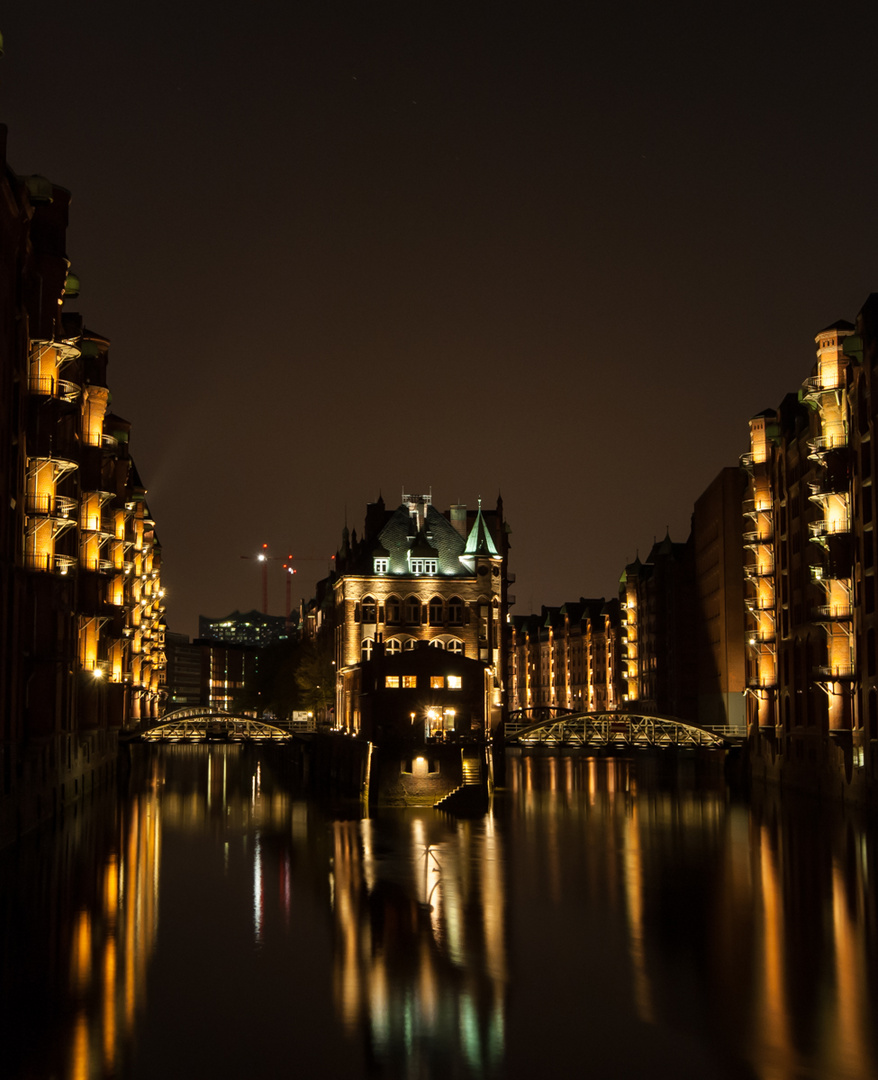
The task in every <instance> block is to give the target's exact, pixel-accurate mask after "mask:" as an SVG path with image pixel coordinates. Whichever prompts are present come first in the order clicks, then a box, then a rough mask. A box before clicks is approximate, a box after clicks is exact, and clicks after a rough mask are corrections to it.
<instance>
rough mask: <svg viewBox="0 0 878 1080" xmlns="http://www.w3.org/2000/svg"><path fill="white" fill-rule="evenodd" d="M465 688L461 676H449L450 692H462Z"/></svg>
mask: <svg viewBox="0 0 878 1080" xmlns="http://www.w3.org/2000/svg"><path fill="white" fill-rule="evenodd" d="M462 688H463V679H462V678H461V677H460V675H449V676H448V689H449V690H461V689H462Z"/></svg>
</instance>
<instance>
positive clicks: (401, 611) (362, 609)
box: [354, 596, 463, 626]
mask: <svg viewBox="0 0 878 1080" xmlns="http://www.w3.org/2000/svg"><path fill="white" fill-rule="evenodd" d="M425 607H426V609H427V610H426V612H425V611H424V608H425ZM425 615H426V618H425ZM427 619H429V621H430V624H431V625H432V626H442V625H444V624H445V623H449V624H450V625H452V626H462V625H463V600H461V598H460V597H459V596H452V597H451V598H450V599H449V600H448V603H447V604H446V603H445V601H444V600H443V599H442V597H441V596H434V597H432V598H431V599H430V601H429V602H428V603H427V604H426V605H424V604H422V603H421V600H420V598H419V597H417V596H407V597H406V599H405V602H402V601H401V600H400V598H399V597H398V596H388V597H387V599H386V600H385V601H384V607H383V611H382V609H381V606H380V605H379V604H378V603H376V601H375V597H374V596H364V597H363V600H362V602H361V603H359V604H357V605H356V606H355V607H354V621H355V622H357V621H362V622H364V623H374V622H388V623H402V622H405V623H408V624H410V625H420V624H421V623H422V622H426V621H427Z"/></svg>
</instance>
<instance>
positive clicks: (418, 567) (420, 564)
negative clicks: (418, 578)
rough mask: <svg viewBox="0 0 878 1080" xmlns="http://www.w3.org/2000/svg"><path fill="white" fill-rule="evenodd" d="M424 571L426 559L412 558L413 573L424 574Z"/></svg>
mask: <svg viewBox="0 0 878 1080" xmlns="http://www.w3.org/2000/svg"><path fill="white" fill-rule="evenodd" d="M423 572H424V560H423V559H412V573H413V574H423Z"/></svg>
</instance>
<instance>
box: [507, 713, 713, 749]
mask: <svg viewBox="0 0 878 1080" xmlns="http://www.w3.org/2000/svg"><path fill="white" fill-rule="evenodd" d="M549 711H551V712H554V713H555V715H547V716H542V717H538V718H536V719H530V718H527V717H522V718H520V719H517V720H516V719H513V717H510V720H509V722H508V723H507V724H506V742H507V744H512V745H515V744H518V745H521V746H581V747H588V748H592V749H606V748H607V747H614V746H618V747H620V748H621V747H630V748H632V749H634V748H639V749H643V748H646V747H658V748H660V749H661V748H670V747H674V746H676V747H704V748H707V749H712V750H722V749H725V748H726V747H728V746H729V744H730V740H729V739H728V738H727V737H724V736H723V734H720V733H718V732H716V731H711V730H710V729H708V728H703V727H699V726H698V725H697V724H690V723H688V722H687V721H685V720H679V719H678V718H677V717H675V716H659V715H653V714H649V713H635V712H624V713H622V712H592V713H575V712H570V711H561V710H549Z"/></svg>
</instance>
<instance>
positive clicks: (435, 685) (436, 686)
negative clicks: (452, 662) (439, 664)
mask: <svg viewBox="0 0 878 1080" xmlns="http://www.w3.org/2000/svg"><path fill="white" fill-rule="evenodd" d="M430 689H431V690H444V689H445V676H444V675H431V676H430Z"/></svg>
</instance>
